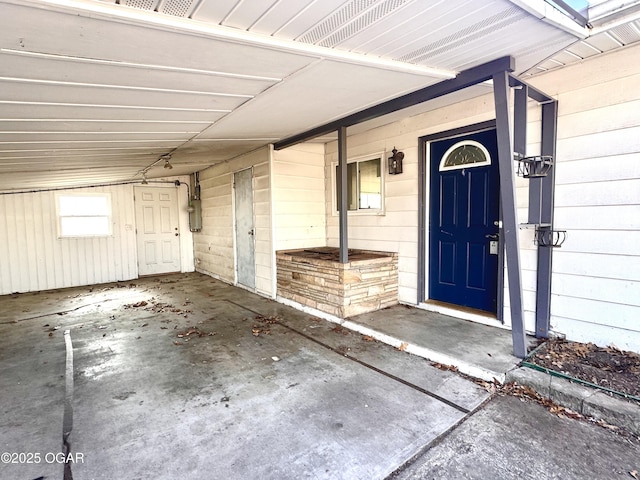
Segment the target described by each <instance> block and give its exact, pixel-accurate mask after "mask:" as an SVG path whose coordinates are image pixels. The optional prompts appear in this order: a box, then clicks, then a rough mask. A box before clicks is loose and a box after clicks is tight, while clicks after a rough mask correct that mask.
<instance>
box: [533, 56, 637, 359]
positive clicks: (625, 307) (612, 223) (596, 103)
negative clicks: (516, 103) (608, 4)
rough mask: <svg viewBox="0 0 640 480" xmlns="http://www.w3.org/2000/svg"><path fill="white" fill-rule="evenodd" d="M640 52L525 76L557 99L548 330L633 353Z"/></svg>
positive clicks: (635, 308) (634, 343) (635, 323)
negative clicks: (555, 234)
mask: <svg viewBox="0 0 640 480" xmlns="http://www.w3.org/2000/svg"><path fill="white" fill-rule="evenodd" d="M638 55H640V47H638V46H636V47H632V48H626V49H622V50H619V51H616V52H613V53H610V54H607V55H602V56H600V57H595V58H593V59H590V60H589V61H585V62H583V64H582V65H575V66H572V67H567V68H564V69H562V70H561V71H559V72H558V73H556V74H553V73H549V74H545V75H540V76H539V77H536V78H534V79H533V80H532V83H534V84H535V85H536V86H537V87H539V88H541V89H542V90H545V91H547V92H549V91H550V90H551V92H549V93H553V94H555V95H557V98H558V100H559V119H558V145H557V149H558V163H557V167H556V197H555V204H556V210H555V225H556V228H559V229H566V230H567V231H568V238H567V240H566V242H565V243H564V245H563V246H562V247H561V248H558V249H556V250H554V263H553V279H552V303H551V313H552V327H553V329H554V330H556V331H558V332H561V333H564V334H566V335H567V337H568V338H570V339H575V340H580V341H592V342H595V343H598V344H602V345H607V344H610V343H613V344H614V345H616V346H617V347H619V348H624V349H631V350H635V351H640V274H639V273H638V272H640V116H639V115H638V111H639V109H640V89H638V84H639V83H640V64H638V62H637V61H636V59H637V57H638Z"/></svg>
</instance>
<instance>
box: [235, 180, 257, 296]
mask: <svg viewBox="0 0 640 480" xmlns="http://www.w3.org/2000/svg"><path fill="white" fill-rule="evenodd" d="M233 183H234V195H235V197H234V200H235V214H236V227H235V228H236V262H237V265H236V269H237V275H238V283H240V284H241V285H244V286H245V287H249V288H252V289H253V288H255V286H256V267H255V243H254V236H255V227H254V224H253V172H252V170H251V169H247V170H242V171H240V172H236V173H235V174H234V175H233Z"/></svg>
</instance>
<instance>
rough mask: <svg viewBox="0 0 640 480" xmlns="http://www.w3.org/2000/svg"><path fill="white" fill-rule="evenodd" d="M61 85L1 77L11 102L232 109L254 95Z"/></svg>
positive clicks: (121, 86) (69, 83) (212, 109)
mask: <svg viewBox="0 0 640 480" xmlns="http://www.w3.org/2000/svg"><path fill="white" fill-rule="evenodd" d="M65 83H66V84H59V82H53V81H48V80H34V79H24V78H11V77H0V90H1V91H2V96H3V97H4V98H6V99H8V100H10V101H20V102H47V103H59V104H67V105H78V104H80V105H121V106H126V107H131V108H151V107H158V108H163V109H189V110H196V111H202V112H207V111H214V112H215V113H218V112H222V113H224V112H229V111H231V110H233V109H235V108H237V107H238V106H240V105H242V104H243V103H244V102H246V101H247V100H249V99H250V98H251V96H245V95H233V94H217V93H213V94H211V93H208V92H194V93H185V91H184V90H182V89H173V91H172V90H171V89H167V90H165V91H157V90H153V89H149V88H147V87H132V86H129V85H123V84H121V85H86V84H78V83H75V82H65Z"/></svg>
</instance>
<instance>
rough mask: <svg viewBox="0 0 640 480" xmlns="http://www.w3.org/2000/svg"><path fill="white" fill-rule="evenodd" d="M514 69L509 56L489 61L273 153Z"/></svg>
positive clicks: (302, 135)
mask: <svg viewBox="0 0 640 480" xmlns="http://www.w3.org/2000/svg"><path fill="white" fill-rule="evenodd" d="M514 70H515V59H514V58H513V57H511V56H508V57H501V58H498V59H496V60H493V61H491V62H487V63H484V64H482V65H478V66H477V67H472V68H469V69H468V70H464V71H462V72H460V73H459V74H458V75H456V77H455V78H451V79H449V80H444V81H442V82H439V83H436V84H434V85H430V86H428V87H425V88H422V89H420V90H416V91H415V92H411V93H407V94H405V95H402V96H400V97H397V98H394V99H391V100H387V101H386V102H383V103H380V104H378V105H374V106H373V107H369V108H366V109H364V110H361V111H359V112H356V113H353V114H351V115H347V116H346V117H342V118H340V119H338V120H334V121H333V122H329V123H326V124H324V125H321V126H319V127H316V128H312V129H311V130H307V131H306V132H302V133H299V134H297V135H293V136H291V137H289V138H285V139H283V140H281V141H279V142H276V143H274V145H273V147H274V149H275V150H281V149H283V148H287V147H291V146H292V145H295V144H297V143H301V142H305V141H307V140H311V139H313V138H316V137H319V136H322V135H326V134H328V133H331V132H335V131H336V130H338V128H340V127H350V126H352V125H356V124H358V123H362V122H366V121H367V120H372V119H374V118H378V117H381V116H382V115H387V114H389V113H393V112H396V111H398V110H402V109H404V108H408V107H412V106H414V105H418V104H420V103H424V102H427V101H429V100H433V99H434V98H438V97H441V96H443V95H447V94H449V93H454V92H457V91H458V90H462V89H464V88H467V87H470V86H472V85H476V84H478V83H482V82H485V81H487V80H490V79H491V78H492V77H493V75H494V74H495V73H497V72H513V71H514Z"/></svg>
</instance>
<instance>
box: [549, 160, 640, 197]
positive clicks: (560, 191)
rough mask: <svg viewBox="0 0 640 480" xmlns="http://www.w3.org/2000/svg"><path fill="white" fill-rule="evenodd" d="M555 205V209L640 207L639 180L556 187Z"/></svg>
mask: <svg viewBox="0 0 640 480" xmlns="http://www.w3.org/2000/svg"><path fill="white" fill-rule="evenodd" d="M639 163H640V162H639ZM555 204H556V208H560V207H566V206H571V207H574V206H575V207H578V206H602V205H640V178H635V179H633V180H615V181H609V182H597V183H581V184H572V185H556V197H555Z"/></svg>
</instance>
